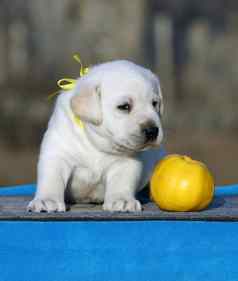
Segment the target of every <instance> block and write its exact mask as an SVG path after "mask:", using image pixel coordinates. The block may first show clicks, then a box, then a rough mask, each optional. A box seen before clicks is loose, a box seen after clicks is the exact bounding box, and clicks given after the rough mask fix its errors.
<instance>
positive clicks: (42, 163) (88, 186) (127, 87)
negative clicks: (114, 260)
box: [28, 61, 163, 212]
mask: <svg viewBox="0 0 238 281" xmlns="http://www.w3.org/2000/svg"><path fill="white" fill-rule="evenodd" d="M152 99H156V100H157V101H158V107H157V108H154V107H153V106H152ZM127 100H129V101H130V102H132V103H133V107H132V111H131V112H130V113H125V112H121V111H120V110H118V109H117V105H118V104H120V103H123V102H125V101H127ZM90 101H91V102H90ZM162 107H163V104H162V96H161V91H160V86H159V81H158V79H157V77H156V76H155V75H154V74H153V73H152V72H150V71H149V70H146V69H144V68H142V67H140V66H138V65H135V64H133V63H131V62H129V61H114V62H109V63H105V64H101V65H97V66H95V67H93V68H92V69H91V70H90V71H89V73H88V74H87V75H85V76H83V77H82V78H79V79H78V82H77V85H76V87H75V88H74V89H73V90H72V91H67V92H63V93H62V94H60V95H59V96H58V98H57V101H56V105H55V109H54V112H53V114H52V116H51V119H50V121H49V125H48V128H47V131H46V133H45V135H44V138H43V142H42V145H41V150H40V156H39V162H38V171H37V172H38V173H37V177H38V178H37V192H36V194H35V198H34V199H33V200H32V201H31V202H30V204H29V206H28V210H30V211H35V212H40V211H47V212H53V211H65V200H70V201H71V202H101V203H104V204H103V209H104V210H108V211H140V210H141V204H140V202H139V201H137V200H136V199H135V194H136V192H137V191H139V190H141V189H142V188H143V187H144V186H145V184H146V183H147V182H148V180H149V178H150V175H151V173H152V170H153V167H154V165H155V163H156V162H157V161H158V160H159V147H160V144H161V141H162V138H163V132H162V127H161V121H160V115H161V114H162ZM74 114H76V115H77V116H78V117H80V118H81V120H82V121H83V122H84V129H82V128H80V127H79V126H78V125H77V123H76V122H75V120H74V118H73V115H74ZM150 121H153V122H154V123H155V124H156V126H158V128H159V135H158V137H157V139H156V140H155V141H154V142H153V143H150V144H145V143H144V140H143V137H142V135H141V126H142V125H143V124H146V122H150ZM153 148H154V149H153Z"/></svg>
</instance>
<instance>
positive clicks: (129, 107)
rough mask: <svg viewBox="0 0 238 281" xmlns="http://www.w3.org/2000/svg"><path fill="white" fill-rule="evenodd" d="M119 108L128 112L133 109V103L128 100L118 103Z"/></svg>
mask: <svg viewBox="0 0 238 281" xmlns="http://www.w3.org/2000/svg"><path fill="white" fill-rule="evenodd" d="M117 108H118V109H119V110H122V111H127V112H130V111H131V105H130V104H129V103H128V102H125V103H123V104H120V105H118V106H117Z"/></svg>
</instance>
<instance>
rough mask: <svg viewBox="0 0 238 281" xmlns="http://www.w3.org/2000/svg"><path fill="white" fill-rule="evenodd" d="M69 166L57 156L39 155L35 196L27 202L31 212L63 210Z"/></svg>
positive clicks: (69, 171)
mask: <svg viewBox="0 0 238 281" xmlns="http://www.w3.org/2000/svg"><path fill="white" fill-rule="evenodd" d="M70 173H71V168H70V167H69V165H68V164H67V163H66V162H65V161H64V160H63V159H61V158H59V157H41V159H40V161H39V163H38V180H37V191H36V195H35V198H34V199H33V200H32V201H31V202H30V203H29V205H28V208H27V209H28V211H32V212H44V211H45V212H65V203H64V191H65V188H66V185H67V181H68V179H69V177H70Z"/></svg>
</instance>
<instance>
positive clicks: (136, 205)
mask: <svg viewBox="0 0 238 281" xmlns="http://www.w3.org/2000/svg"><path fill="white" fill-rule="evenodd" d="M141 209H142V208H141V203H140V202H139V201H138V200H136V199H129V200H124V199H118V200H114V201H113V200H112V201H108V202H104V204H103V210H105V211H110V212H114V211H116V212H139V211H141Z"/></svg>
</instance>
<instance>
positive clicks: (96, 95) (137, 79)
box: [71, 61, 163, 153]
mask: <svg viewBox="0 0 238 281" xmlns="http://www.w3.org/2000/svg"><path fill="white" fill-rule="evenodd" d="M75 91H76V93H75V95H74V96H73V98H72V100H71V107H72V110H73V112H74V113H75V114H76V115H77V116H78V117H79V118H81V120H82V121H84V122H85V124H86V128H87V133H88V134H89V135H90V138H91V139H92V140H93V142H97V140H98V142H100V143H103V145H104V146H108V147H107V149H104V150H113V152H119V153H121V152H136V151H140V150H144V149H147V148H151V147H158V146H159V145H160V143H161V141H162V138H163V131H162V126H161V116H162V114H163V100H162V93H161V90H160V84H159V80H158V78H157V77H156V76H155V75H154V74H153V73H152V72H150V71H149V70H147V69H145V68H143V67H140V66H138V65H135V64H133V63H131V62H128V61H114V62H109V63H105V64H102V65H98V66H96V67H94V68H93V69H92V70H91V71H90V72H89V74H88V75H87V76H85V77H83V78H82V79H80V81H79V84H78V86H77V87H76V89H75ZM99 139H100V140H99ZM102 139H103V140H104V141H102ZM109 147H110V148H109ZM104 148H105V147H104Z"/></svg>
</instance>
